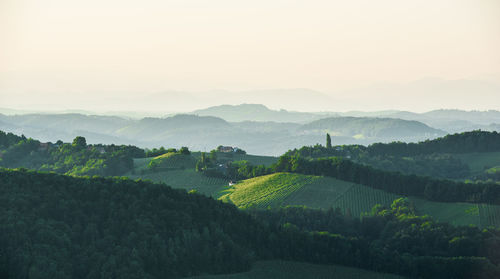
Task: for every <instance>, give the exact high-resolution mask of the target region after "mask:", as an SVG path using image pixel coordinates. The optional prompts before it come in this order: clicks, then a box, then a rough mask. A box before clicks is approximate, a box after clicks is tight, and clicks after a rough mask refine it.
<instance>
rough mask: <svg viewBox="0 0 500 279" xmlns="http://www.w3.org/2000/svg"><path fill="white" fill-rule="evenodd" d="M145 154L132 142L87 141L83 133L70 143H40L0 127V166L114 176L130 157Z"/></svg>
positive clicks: (124, 169) (121, 171)
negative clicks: (2, 130) (2, 129)
mask: <svg viewBox="0 0 500 279" xmlns="http://www.w3.org/2000/svg"><path fill="white" fill-rule="evenodd" d="M145 155H146V154H145V151H144V150H143V149H140V148H138V147H135V146H131V145H114V144H111V145H102V144H93V145H90V144H87V142H86V140H85V138H84V137H76V138H75V139H74V140H73V142H72V143H63V142H62V141H57V142H56V143H51V142H48V143H42V142H40V141H38V140H35V139H32V138H26V137H24V136H21V137H18V136H16V135H13V134H11V133H8V134H7V133H4V132H1V131H0V167H7V168H18V167H24V168H30V169H36V170H41V171H54V172H57V173H64V174H70V175H101V176H114V175H122V174H124V173H126V172H128V171H130V170H132V169H133V158H141V157H144V156H145Z"/></svg>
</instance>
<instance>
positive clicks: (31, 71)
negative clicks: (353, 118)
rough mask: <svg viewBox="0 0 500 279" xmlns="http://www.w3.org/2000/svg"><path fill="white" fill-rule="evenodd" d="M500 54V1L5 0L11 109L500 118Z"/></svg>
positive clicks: (0, 9)
mask: <svg viewBox="0 0 500 279" xmlns="http://www.w3.org/2000/svg"><path fill="white" fill-rule="evenodd" d="M499 49H500V1H498V0H419V1H410V0H408V1H404V0H378V1H372V0H365V1H361V0H353V1H336V0H286V1H282V0H253V1H243V0H141V1H131V0H86V1H79V0H44V1H39V0H0V107H10V108H17V109H34V108H39V109H41V108H44V109H73V108H74V109H99V110H106V109H109V110H120V109H122V110H124V109H126V110H133V109H138V110H148V109H153V108H154V109H155V110H170V111H175V110H189V109H196V108H200V107H203V106H205V105H212V104H216V103H217V102H214V101H213V98H216V99H220V101H218V102H220V103H238V102H247V101H260V100H262V102H267V103H266V105H268V106H270V107H273V108H286V109H293V110H337V111H347V110H381V109H406V110H413V111H425V110H430V109H435V108H460V109H469V110H471V109H481V110H484V109H497V110H500V91H499V89H500V51H499ZM422 83H425V86H423V85H422ZM464 83H467V86H466V88H465V89H464V88H462V86H461V85H463V84H464ZM422 86H423V87H422ZM443 86H444V87H443ZM278 89H279V90H286V89H293V90H296V89H308V90H314V91H317V92H320V93H321V94H324V95H325V96H327V97H328V98H329V100H330V101H328V102H326V101H324V100H325V99H324V98H323V99H322V98H320V99H318V100H317V101H316V102H314V101H311V102H305V101H307V100H304V102H302V101H301V98H307V92H309V91H307V90H305V91H304V92H305V93H304V94H303V95H304V96H305V97H300V96H299V97H297V96H295V97H294V98H295V99H296V100H295V101H293V102H292V101H289V102H286V101H283V102H280V100H279V98H261V99H259V98H254V96H251V95H252V94H256V93H255V92H263V91H265V92H267V93H266V94H273V90H278ZM422 90H425V92H422ZM161 92H177V93H176V94H178V92H189V94H187V95H188V96H190V97H189V98H180V99H179V100H177V101H176V100H175V98H174V99H169V98H168V96H172V95H168V94H167V95H168V96H167V97H165V96H164V97H163V98H161V100H162V101H164V100H167V102H168V104H165V106H164V107H162V106H160V105H159V104H158V102H159V101H158V100H155V99H154V98H153V97H152V96H158V94H159V93H161ZM214 92H224V94H216V93H214ZM280 92H281V93H280V94H281V95H280V96H282V92H283V91H280ZM294 92H295V91H294ZM231 94H233V95H231ZM245 94H247V96H245ZM415 95H416V96H415ZM175 96H177V95H175ZM190 98H191V100H193V101H192V102H190ZM311 98H312V97H311ZM450 98H451V99H453V100H452V101H451V100H450ZM141 99H147V100H150V102H149V103H148V102H138V101H137V100H141ZM207 99H208V100H211V101H207ZM267 100H270V101H267ZM271 100H272V101H271ZM176 102H177V103H176ZM186 102H187V103H186ZM139 103H140V106H139V105H138V104H139Z"/></svg>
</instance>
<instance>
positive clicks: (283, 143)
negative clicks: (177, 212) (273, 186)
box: [0, 105, 444, 155]
mask: <svg viewBox="0 0 500 279" xmlns="http://www.w3.org/2000/svg"><path fill="white" fill-rule="evenodd" d="M250 108H251V109H255V108H258V109H261V110H263V111H271V113H275V112H277V113H279V114H282V115H284V117H289V116H290V115H291V116H293V117H295V116H297V115H300V113H297V114H295V113H293V112H292V113H290V112H283V111H274V112H273V111H272V110H268V109H267V108H265V107H263V106H262V107H259V106H254V105H251V106H250ZM247 111H248V110H247ZM311 115H314V116H315V117H318V118H321V117H324V116H321V115H319V114H318V115H315V114H312V113H311ZM307 116H308V117H309V115H307ZM0 126H1V127H2V129H3V130H5V131H7V132H14V133H16V134H24V135H25V136H27V137H33V138H37V139H40V140H41V141H51V142H55V141H57V140H59V139H61V140H63V141H65V142H70V141H72V140H73V138H75V137H76V136H84V137H86V138H87V142H89V143H104V144H113V143H114V144H133V145H137V146H140V147H146V148H153V147H160V146H165V147H177V148H178V147H181V146H187V147H189V148H191V149H194V150H202V151H209V150H212V149H213V148H215V147H216V146H219V145H230V146H238V147H240V148H243V149H245V150H246V151H248V152H250V153H253V154H261V155H279V154H282V153H284V152H286V151H287V150H289V149H293V148H297V147H300V146H304V145H315V144H318V143H320V144H323V143H324V140H325V134H326V133H327V132H330V133H331V134H332V136H333V141H334V143H335V144H365V145H366V144H370V143H374V142H380V141H382V142H388V141H395V140H397V141H419V140H425V139H428V138H433V137H437V136H440V135H443V134H444V132H443V131H439V130H436V129H433V128H431V127H428V126H427V125H425V124H422V123H419V122H416V121H408V120H401V119H391V118H369V117H361V118H360V117H333V118H331V117H327V118H323V119H318V120H313V121H308V122H306V123H305V124H299V123H292V122H286V123H283V122H275V121H267V122H257V121H242V122H229V121H226V120H224V119H222V118H219V117H215V116H199V115H189V114H179V115H174V116H170V117H165V118H151V117H149V118H143V119H141V120H133V119H125V118H120V117H110V116H95V115H92V116H88V115H82V114H57V115H48V114H47V115H46V114H30V115H15V116H5V115H0Z"/></svg>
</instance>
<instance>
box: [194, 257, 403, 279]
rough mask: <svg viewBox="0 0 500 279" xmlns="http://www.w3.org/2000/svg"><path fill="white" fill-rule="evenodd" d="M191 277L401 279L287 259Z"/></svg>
mask: <svg viewBox="0 0 500 279" xmlns="http://www.w3.org/2000/svg"><path fill="white" fill-rule="evenodd" d="M190 278H191V279H268V278H272V279H281V278H283V279H295V278H296V279H303V278H315V279H335V278H338V279H365V278H366V279H402V278H405V277H401V276H398V275H393V274H387V273H378V272H374V271H368V270H364V269H359V268H352V267H345V266H339V265H317V264H308V263H302V262H289V261H261V262H257V263H255V264H254V266H253V267H252V269H251V270H250V271H248V272H243V273H236V274H227V275H207V276H196V277H190Z"/></svg>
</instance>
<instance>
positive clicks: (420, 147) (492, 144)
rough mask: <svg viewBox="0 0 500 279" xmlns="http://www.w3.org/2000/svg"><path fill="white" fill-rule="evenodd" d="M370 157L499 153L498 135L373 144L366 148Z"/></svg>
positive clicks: (477, 133)
mask: <svg viewBox="0 0 500 279" xmlns="http://www.w3.org/2000/svg"><path fill="white" fill-rule="evenodd" d="M366 151H367V152H368V153H369V154H370V155H371V156H377V155H393V156H415V155H421V154H432V153H452V154H457V153H470V152H495V151H500V134H499V133H497V132H496V131H494V132H486V131H480V130H477V131H471V132H464V133H457V134H453V135H447V136H444V137H442V138H437V139H433V140H426V141H422V142H419V143H404V142H392V143H374V144H372V145H370V146H368V147H367V148H366Z"/></svg>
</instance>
